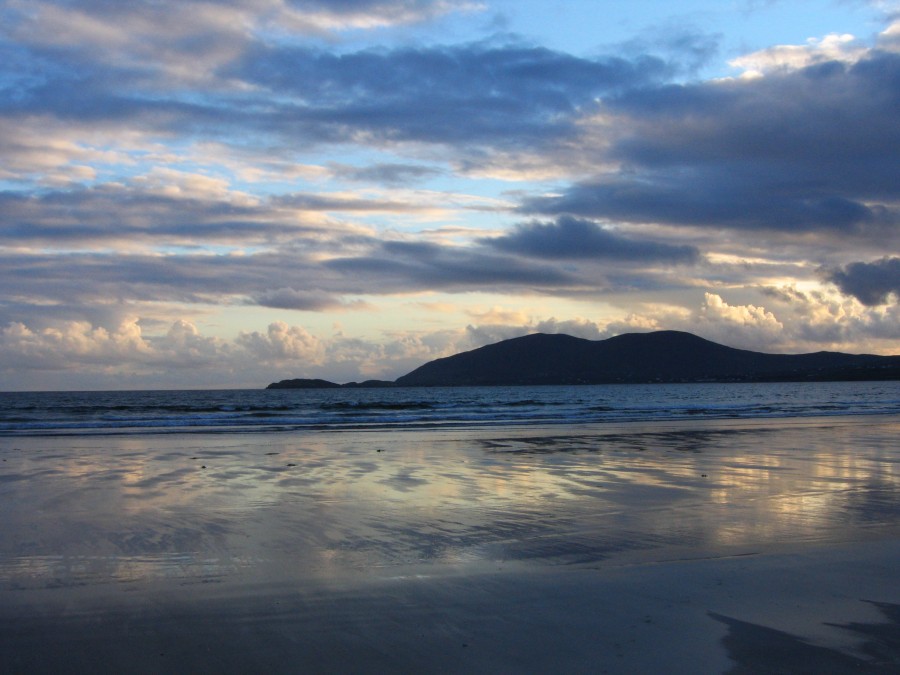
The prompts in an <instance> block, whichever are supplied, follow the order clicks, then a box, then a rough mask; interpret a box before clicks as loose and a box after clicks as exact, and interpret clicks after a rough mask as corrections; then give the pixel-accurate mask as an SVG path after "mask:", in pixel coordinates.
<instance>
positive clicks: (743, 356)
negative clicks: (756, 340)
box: [396, 331, 900, 386]
mask: <svg viewBox="0 0 900 675" xmlns="http://www.w3.org/2000/svg"><path fill="white" fill-rule="evenodd" d="M887 379H900V356H874V355H869V354H841V353H837V352H816V353H813V354H764V353H760V352H752V351H748V350H744V349H734V348H732V347H726V346H724V345H720V344H717V343H715V342H711V341H709V340H705V339H703V338H701V337H697V336H696V335H692V334H690V333H683V332H679V331H658V332H655V333H628V334H625V335H619V336H617V337H613V338H609V339H607V340H584V339H581V338H576V337H572V336H570V335H560V334H556V335H546V334H541V333H538V334H533V335H526V336H524V337H520V338H513V339H511V340H504V341H502V342H498V343H496V344H492V345H488V346H486V347H481V348H479V349H474V350H472V351H469V352H463V353H461V354H456V355H455V356H449V357H447V358H443V359H437V360H435V361H431V362H429V363H426V364H425V365H423V366H421V367H419V368H416V369H415V370H413V371H412V372H410V373H408V374H406V375H404V376H403V377H400V378H398V379H397V381H396V384H397V385H398V386H478V385H481V386H490V385H529V384H532V385H533V384H610V383H642V382H705V381H709V382H765V381H825V380H887Z"/></svg>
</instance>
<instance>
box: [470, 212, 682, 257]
mask: <svg viewBox="0 0 900 675" xmlns="http://www.w3.org/2000/svg"><path fill="white" fill-rule="evenodd" d="M482 243H484V244H486V245H488V246H491V247H493V248H496V249H498V250H501V251H506V252H508V253H516V254H520V255H527V256H530V257H534V258H544V259H549V260H577V259H584V258H591V259H601V260H602V259H612V260H626V261H642V262H651V261H652V262H666V263H671V264H678V263H692V262H696V261H697V260H698V258H699V252H698V251H697V249H696V248H694V247H692V246H673V245H671V244H661V243H658V242H653V241H642V240H637V239H632V238H628V237H623V236H621V235H619V234H617V233H615V232H613V231H611V230H609V229H604V228H603V227H601V226H600V225H598V224H597V223H594V222H592V221H588V220H581V219H578V218H572V217H570V216H561V217H559V218H557V219H556V221H555V222H553V223H528V224H524V225H518V226H516V228H515V230H514V231H513V232H512V233H510V234H507V235H504V236H502V237H495V238H492V239H483V240H482Z"/></svg>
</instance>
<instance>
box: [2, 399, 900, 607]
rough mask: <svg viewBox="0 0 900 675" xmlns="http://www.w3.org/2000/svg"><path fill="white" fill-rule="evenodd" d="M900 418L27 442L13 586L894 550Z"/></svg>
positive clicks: (17, 464) (11, 523)
mask: <svg viewBox="0 0 900 675" xmlns="http://www.w3.org/2000/svg"><path fill="white" fill-rule="evenodd" d="M898 437H900V419H898V418H897V417H895V416H879V417H873V418H853V419H850V418H816V419H807V420H789V421H780V422H777V423H774V422H771V421H758V420H757V421H718V422H711V421H706V422H679V423H654V424H624V425H618V426H612V425H605V426H581V427H571V428H560V427H558V426H555V427H551V428H540V427H534V428H515V427H508V428H503V429H490V430H480V431H478V430H445V431H434V430H432V431H427V432H425V431H369V432H358V431H355V432H339V433H337V432H324V433H317V432H295V433H289V434H261V435H253V434H241V435H238V436H226V435H213V436H194V435H185V436H179V435H167V436H143V437H139V436H125V437H103V438H98V437H86V438H27V439H15V440H13V441H9V440H7V441H5V442H3V443H2V444H0V459H2V463H0V507H2V512H3V521H2V523H0V532H2V537H0V590H6V589H39V588H54V587H55V588H59V587H71V586H81V585H85V584H88V585H91V584H106V585H110V584H113V585H115V584H124V583H130V584H135V583H137V584H140V583H141V582H151V581H154V582H156V581H163V582H166V581H173V582H174V581H177V582H178V583H183V582H202V583H210V582H220V583H221V582H226V583H252V582H269V581H275V582H280V581H292V582H303V581H316V582H317V583H318V582H320V581H322V580H326V579H346V578H367V577H379V578H383V577H389V576H391V575H393V574H405V573H408V572H409V571H410V570H414V569H419V571H421V569H425V570H427V571H430V572H434V571H440V570H443V571H463V572H465V571H467V570H470V569H471V570H477V569H479V568H481V567H484V566H490V565H497V564H517V565H530V566H535V565H539V566H547V565H572V564H577V565H598V564H601V565H609V564H619V563H623V562H626V561H659V560H671V559H679V558H697V557H706V556H709V557H715V556H725V555H740V554H746V553H755V552H759V551H762V550H767V549H769V548H772V547H779V546H780V547H784V546H796V545H798V544H803V543H816V542H819V543H821V542H847V541H855V540H860V539H871V538H880V537H884V536H888V535H893V534H896V533H897V531H898V527H900V526H898V524H900V518H898V516H900V454H898V451H897V447H896V438H898Z"/></svg>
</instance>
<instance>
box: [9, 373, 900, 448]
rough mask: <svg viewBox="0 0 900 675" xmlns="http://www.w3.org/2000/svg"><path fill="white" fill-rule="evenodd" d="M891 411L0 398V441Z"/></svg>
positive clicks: (897, 387) (777, 393) (374, 396)
mask: <svg viewBox="0 0 900 675" xmlns="http://www.w3.org/2000/svg"><path fill="white" fill-rule="evenodd" d="M897 413H900V382H891V381H889V382H816V383H763V384H746V383H741V384H713V383H702V384H648V385H622V384H617V385H578V386H516V387H433V388H428V387H421V388H420V387H410V388H406V387H397V388H387V389H294V390H291V389H287V390H285V389H281V390H269V389H258V390H257V389H240V390H210V391H197V390H184V391H82V392H0V436H7V437H10V436H12V437H15V436H60V435H105V434H120V435H129V434H166V433H239V432H256V433H259V432H273V433H277V432H286V431H292V430H366V429H372V430H375V429H399V430H402V429H429V428H452V427H473V428H474V427H490V426H503V425H519V426H527V425H553V424H581V423H586V424H603V423H622V422H634V421H642V422H649V421H675V420H686V419H755V418H786V417H817V416H835V415H890V414H897Z"/></svg>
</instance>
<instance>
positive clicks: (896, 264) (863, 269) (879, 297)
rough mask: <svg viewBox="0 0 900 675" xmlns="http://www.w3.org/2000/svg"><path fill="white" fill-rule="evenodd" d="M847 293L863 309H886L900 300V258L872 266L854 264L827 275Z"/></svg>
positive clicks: (885, 260)
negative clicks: (882, 306)
mask: <svg viewBox="0 0 900 675" xmlns="http://www.w3.org/2000/svg"><path fill="white" fill-rule="evenodd" d="M826 278H827V280H828V281H831V282H832V283H834V284H835V285H836V286H837V287H838V288H840V289H841V291H843V292H844V293H846V294H848V295H852V296H853V297H855V298H856V299H857V300H859V301H860V302H861V303H863V304H864V305H869V306H874V305H884V304H887V303H888V302H891V298H893V301H894V302H896V301H897V298H898V297H900V258H898V257H885V258H882V259H881V260H876V261H874V262H871V263H864V262H853V263H850V264H848V265H844V266H843V267H842V268H840V269H835V270H831V271H830V272H828V273H827V274H826Z"/></svg>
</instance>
